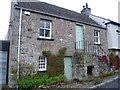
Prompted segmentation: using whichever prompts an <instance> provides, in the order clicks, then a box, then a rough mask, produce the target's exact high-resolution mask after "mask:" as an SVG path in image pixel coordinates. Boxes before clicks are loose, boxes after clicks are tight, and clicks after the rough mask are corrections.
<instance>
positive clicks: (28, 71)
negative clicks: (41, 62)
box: [19, 62, 35, 77]
mask: <svg viewBox="0 0 120 90" xmlns="http://www.w3.org/2000/svg"><path fill="white" fill-rule="evenodd" d="M34 73H35V69H34V67H33V65H30V64H28V63H25V62H24V63H23V62H20V73H19V74H20V77H24V76H30V75H32V74H34Z"/></svg>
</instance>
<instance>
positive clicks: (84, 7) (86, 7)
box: [81, 3, 91, 16]
mask: <svg viewBox="0 0 120 90" xmlns="http://www.w3.org/2000/svg"><path fill="white" fill-rule="evenodd" d="M81 14H84V15H87V16H89V15H90V14H91V8H89V7H88V4H87V3H86V5H85V6H83V10H82V11H81Z"/></svg>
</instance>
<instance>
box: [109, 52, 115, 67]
mask: <svg viewBox="0 0 120 90" xmlns="http://www.w3.org/2000/svg"><path fill="white" fill-rule="evenodd" d="M109 60H110V64H111V65H114V62H115V54H114V52H111V53H110V54H109Z"/></svg>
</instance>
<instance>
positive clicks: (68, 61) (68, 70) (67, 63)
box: [64, 57, 72, 80]
mask: <svg viewBox="0 0 120 90" xmlns="http://www.w3.org/2000/svg"><path fill="white" fill-rule="evenodd" d="M64 75H65V76H66V78H67V80H72V57H64Z"/></svg>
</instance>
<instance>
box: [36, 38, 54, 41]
mask: <svg viewBox="0 0 120 90" xmlns="http://www.w3.org/2000/svg"><path fill="white" fill-rule="evenodd" d="M37 40H47V41H54V39H47V38H37Z"/></svg>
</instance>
